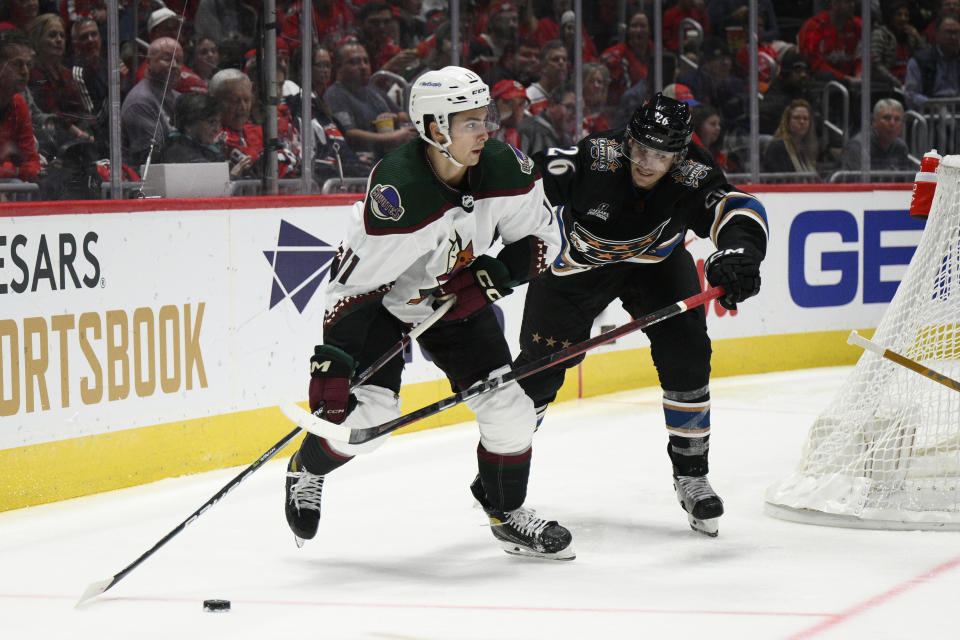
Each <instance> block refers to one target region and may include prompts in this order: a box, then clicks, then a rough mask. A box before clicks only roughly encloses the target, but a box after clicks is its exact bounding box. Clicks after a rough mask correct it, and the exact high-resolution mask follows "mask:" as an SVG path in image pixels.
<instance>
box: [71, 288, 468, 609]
mask: <svg viewBox="0 0 960 640" xmlns="http://www.w3.org/2000/svg"><path fill="white" fill-rule="evenodd" d="M455 303H456V296H451V297H450V298H447V299H445V300H444V301H443V304H441V305H440V306H439V307H437V309H436V310H435V311H434V312H433V313H432V314H430V316H429V317H427V319H426V320H424V321H423V322H421V323H420V324H418V325H417V326H416V327H414V328H413V329H411V330H410V331H409V332H408V333H407V334H406V335H404V336H403V338H401V339H400V340H399V341H398V342H397V343H396V344H395V345H393V346H392V347H391V348H390V349H389V350H388V351H387V352H386V353H384V354H383V355H382V356H380V358H378V359H377V361H376V362H374V363H373V364H371V365H370V366H369V367H367V368H366V369H364V370H363V372H361V373H360V374H359V375H358V376H357V377H356V378H354V380H353V382H352V383H351V385H350V390H351V391H352V390H353V389H355V388H357V387H358V386H360V385H361V384H362V383H364V382H366V381H367V380H368V379H369V378H370V376H372V375H373V374H374V373H376V372H377V371H378V370H379V369H380V368H381V367H382V366H383V365H385V364H386V363H387V362H389V361H390V360H391V359H392V358H394V357H396V356H397V355H398V354H400V353H401V352H402V351H403V350H404V349H405V348H406V346H407V345H408V344H410V343H411V342H412V341H413V340H414V339H416V338H417V337H419V336H420V334H422V333H423V332H424V331H426V330H427V329H429V328H430V327H431V326H433V325H434V323H436V322H437V320H439V319H440V318H441V317H443V314H445V313H446V312H447V311H449V310H450V308H451V307H453V305H454V304H455ZM294 406H296V405H294ZM297 408H298V409H299V407H297ZM300 410H301V411H303V410H302V409H300ZM304 413H306V412H304ZM307 415H310V414H307ZM299 433H300V427H299V426H298V427H297V428H296V429H294V430H293V431H291V432H290V433H288V434H287V435H285V436H284V437H283V439H282V440H280V441H279V442H277V443H276V444H275V445H273V446H272V447H270V448H269V449H267V450H266V451H264V452H263V455H261V456H260V457H259V458H257V459H256V460H254V462H253V464H251V465H250V466H249V467H247V468H246V469H244V470H243V471H241V472H240V473H239V474H238V475H237V476H236V477H235V478H234V479H233V480H231V481H230V482H228V483H227V484H225V485H224V486H223V487H222V488H221V489H220V491H217V493H215V494H214V495H213V497H212V498H210V499H209V500H207V501H206V502H204V503H203V504H202V505H201V506H200V508H199V509H197V510H196V511H194V512H193V513H191V514H190V517H188V518H187V519H186V520H184V521H183V522H181V523H180V524H178V525H177V526H176V527H174V528H173V530H172V531H170V533H168V534H167V535H165V536H163V537H162V538H161V539H160V540H159V541H158V542H157V543H156V544H155V545H153V546H152V547H150V549H148V550H147V552H146V553H144V554H143V555H141V556H140V557H139V558H137V559H136V560H134V561H133V562H131V563H130V564H128V565H127V566H126V567H124V568H123V569H122V570H121V571H120V572H119V573H117V574H115V575H114V576H113V577H111V578H107V579H106V580H100V581H97V582H94V583H92V584H91V585H90V586H88V587H87V589H86V591H84V592H83V595H82V596H80V600H78V601H77V604H76V605H75V606H77V607H79V606H80V605H82V604H83V603H85V602H87V601H88V600H90V599H91V598H94V597H96V596H98V595H100V594H101V593H103V592H105V591H106V590H107V589H110V588H111V587H112V586H113V585H115V584H117V583H118V582H120V581H121V580H122V579H123V578H124V577H126V575H127V574H129V573H130V572H131V571H133V570H134V569H136V568H137V566H139V565H140V563H141V562H143V561H144V560H146V559H147V558H149V557H150V556H152V555H153V554H154V553H155V552H156V551H157V550H158V549H160V547H162V546H163V545H165V544H166V543H167V542H169V541H170V539H171V538H173V537H174V536H176V535H177V534H179V533H180V532H181V531H183V530H184V529H186V528H187V526H188V525H190V524H193V521H194V520H196V519H197V518H199V517H200V516H202V515H203V514H204V512H205V511H206V510H207V509H209V508H210V507H212V506H213V505H215V504H217V503H218V502H220V500H221V499H222V498H223V497H224V496H226V495H227V494H228V493H230V492H231V491H233V490H234V489H235V488H236V487H237V485H239V484H240V483H241V482H243V481H244V480H246V479H247V478H249V477H250V476H251V475H253V472H254V471H256V470H257V469H259V468H260V467H261V466H263V463H265V462H267V461H268V460H270V458H272V457H273V456H275V455H277V453H278V452H279V451H280V450H281V449H283V448H284V447H285V446H287V444H288V443H289V442H290V441H291V440H293V439H294V438H295V437H297V434H299Z"/></svg>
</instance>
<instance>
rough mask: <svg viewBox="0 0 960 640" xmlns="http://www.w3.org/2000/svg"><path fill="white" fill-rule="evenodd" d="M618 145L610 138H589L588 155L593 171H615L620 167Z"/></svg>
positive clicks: (617, 142) (618, 143)
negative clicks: (591, 159) (591, 160)
mask: <svg viewBox="0 0 960 640" xmlns="http://www.w3.org/2000/svg"><path fill="white" fill-rule="evenodd" d="M620 145H621V143H620V142H619V141H617V140H612V139H610V138H590V157H591V158H593V163H592V164H591V165H590V169H592V170H593V171H616V170H617V169H619V168H620V166H621V165H620Z"/></svg>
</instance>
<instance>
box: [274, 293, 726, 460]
mask: <svg viewBox="0 0 960 640" xmlns="http://www.w3.org/2000/svg"><path fill="white" fill-rule="evenodd" d="M725 293H726V291H725V290H724V288H723V287H712V288H710V289H707V290H706V291H704V292H702V293H698V294H697V295H695V296H690V297H689V298H687V299H685V300H680V301H679V302H675V303H673V304H672V305H670V306H669V307H664V308H662V309H658V310H656V311H653V312H651V313H648V314H647V315H645V316H642V317H640V318H636V319H635V320H631V321H630V322H628V323H626V324H623V325H620V326H619V327H616V328H615V329H611V330H610V331H607V332H605V333H601V334H600V335H598V336H594V337H593V338H589V339H587V340H584V341H583V342H578V343H577V344H573V345H570V346H569V347H566V348H565V349H560V350H558V351H554V352H553V353H551V354H550V355H547V356H544V357H542V358H540V359H539V360H534V361H533V362H530V363H528V364H525V365H524V366H522V367H518V368H516V369H513V370H511V371H508V372H506V373H503V374H500V375H497V376H493V377H490V378H486V379H484V380H481V381H480V382H477V383H476V384H474V385H473V386H471V387H470V388H468V389H464V390H463V391H460V392H459V393H455V394H453V395H452V396H448V397H446V398H444V399H442V400H438V401H437V402H434V403H433V404H430V405H427V406H425V407H423V408H421V409H417V410H416V411H413V412H411V413H408V414H405V415H402V416H400V417H399V418H395V419H393V420H391V421H389V422H384V423H383V424H380V425H376V426H373V427H366V428H356V429H351V428H350V427H348V426H345V425H342V424H334V423H332V422H327V421H326V420H322V419H320V418H318V417H316V416H314V415H313V414H311V413H308V412H307V411H304V410H303V409H301V408H300V407H298V406H297V405H296V404H295V403H293V402H287V403H284V404H281V405H280V410H281V411H283V414H284V415H285V416H287V418H289V419H290V421H292V422H293V423H294V424H296V425H297V426H298V427H300V428H301V429H303V430H304V431H309V432H310V433H312V434H314V435H317V436H320V437H321V438H328V439H330V440H335V441H337V442H347V443H349V444H362V443H364V442H369V441H370V440H373V439H374V438H379V437H380V436H384V435H386V434H388V433H392V432H393V431H396V430H397V429H400V428H401V427H405V426H407V425H408V424H412V423H414V422H417V421H418V420H423V419H424V418H429V417H430V416H432V415H435V414H437V413H440V412H441V411H444V410H446V409H449V408H450V407H454V406H456V405H458V404H460V403H462V402H466V401H467V400H469V399H471V398H475V397H477V396H479V395H480V394H482V393H486V392H488V391H492V390H494V389H498V388H500V387H502V386H504V385H506V384H509V383H510V382H515V381H517V380H521V379H523V378H526V377H527V376H531V375H533V374H535V373H538V372H540V371H543V370H544V369H547V368H549V367H552V366H553V365H555V364H559V363H561V362H564V361H566V360H569V359H570V358H575V357H576V356H578V355H580V354H581V353H586V352H587V351H589V350H590V349H593V348H595V347H599V346H600V345H603V344H606V343H608V342H611V341H613V340H616V339H617V338H619V337H621V336H625V335H627V334H629V333H633V332H634V331H638V330H640V329H645V328H646V327H649V326H651V325H654V324H657V323H658V322H662V321H664V320H666V319H667V318H672V317H673V316H676V315H679V314H681V313H683V312H684V311H688V310H690V309H694V308H696V307H699V306H700V305H702V304H706V303H707V302H709V301H711V300H715V299H716V298H719V297H720V296H722V295H724V294H725Z"/></svg>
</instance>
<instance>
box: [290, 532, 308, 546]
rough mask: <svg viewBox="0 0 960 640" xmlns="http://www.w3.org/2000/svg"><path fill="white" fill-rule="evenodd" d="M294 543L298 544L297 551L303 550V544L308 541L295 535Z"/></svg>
mask: <svg viewBox="0 0 960 640" xmlns="http://www.w3.org/2000/svg"><path fill="white" fill-rule="evenodd" d="M293 541H294V542H296V543H297V549H303V543H304V542H306V539H304V538H301V537H300V536H298V535H296V534H294V536H293Z"/></svg>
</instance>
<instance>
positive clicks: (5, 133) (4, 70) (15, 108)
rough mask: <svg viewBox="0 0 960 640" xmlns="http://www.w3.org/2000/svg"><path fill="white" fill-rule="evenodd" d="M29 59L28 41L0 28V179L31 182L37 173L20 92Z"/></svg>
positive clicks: (37, 158)
mask: <svg viewBox="0 0 960 640" xmlns="http://www.w3.org/2000/svg"><path fill="white" fill-rule="evenodd" d="M32 61H33V50H32V49H31V48H30V42H29V41H28V40H27V39H26V38H25V37H24V36H23V34H22V33H20V31H19V30H17V29H8V30H4V31H0V180H4V181H12V180H19V181H22V182H34V181H36V180H37V177H38V176H39V175H40V156H39V155H38V154H37V147H36V143H35V142H34V137H33V122H32V120H31V118H30V109H29V107H27V101H26V100H24V98H23V95H21V94H23V93H24V92H25V91H26V89H27V83H28V82H29V80H30V66H31V64H32Z"/></svg>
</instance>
